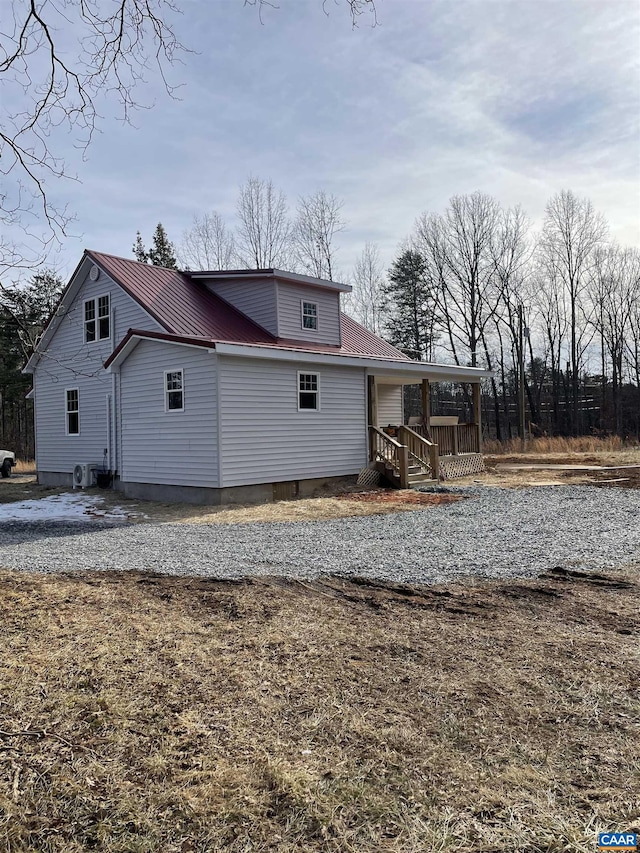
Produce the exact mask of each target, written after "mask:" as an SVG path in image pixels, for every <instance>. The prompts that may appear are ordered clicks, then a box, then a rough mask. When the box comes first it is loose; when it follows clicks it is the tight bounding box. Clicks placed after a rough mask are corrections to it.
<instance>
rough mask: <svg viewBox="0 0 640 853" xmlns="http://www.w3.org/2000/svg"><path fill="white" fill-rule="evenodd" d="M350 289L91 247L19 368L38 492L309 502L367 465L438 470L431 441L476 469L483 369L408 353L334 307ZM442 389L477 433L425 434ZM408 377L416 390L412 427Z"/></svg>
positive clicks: (464, 429)
mask: <svg viewBox="0 0 640 853" xmlns="http://www.w3.org/2000/svg"><path fill="white" fill-rule="evenodd" d="M349 290H350V288H349V287H348V286H346V285H343V284H338V283H336V282H331V281H324V280H320V279H316V278H310V277H308V276H304V275H298V274H294V273H288V272H282V271H280V270H275V269H268V270H236V271H224V272H177V271H176V270H169V269H164V268H161V267H153V266H149V265H146V264H142V263H139V262H137V261H133V260H128V259H124V258H118V257H114V256H112V255H106V254H102V253H99V252H92V251H86V252H85V253H84V255H83V257H82V260H81V261H80V263H79V265H78V267H77V268H76V270H75V272H74V273H73V275H72V277H71V280H70V282H69V284H68V285H67V288H66V289H65V291H64V293H63V295H62V298H61V301H60V304H59V305H58V307H57V309H56V311H55V312H54V314H53V316H52V318H51V319H50V321H49V323H48V324H47V326H46V328H45V331H44V333H43V335H42V338H41V340H40V341H39V344H38V346H37V348H36V351H35V352H34V353H33V355H32V356H31V358H30V359H29V362H28V364H27V365H26V367H25V372H28V373H32V374H33V391H32V392H31V394H32V396H33V398H34V406H35V432H36V463H37V469H38V479H39V482H40V483H43V484H46V485H71V484H72V481H73V476H74V471H75V470H76V466H78V465H84V466H87V465H89V466H92V467H93V468H94V469H98V468H103V469H104V470H106V471H109V472H110V473H111V475H112V476H113V483H114V486H115V487H116V488H118V489H121V490H122V491H123V492H124V493H125V495H127V496H131V497H142V498H150V499H162V500H186V501H192V502H196V503H212V504H216V503H227V502H245V501H251V500H269V499H272V498H273V496H274V495H275V496H287V495H290V494H298V493H299V494H306V493H309V492H310V491H311V490H312V489H313V488H314V487H316V486H317V485H319V484H320V483H324V482H325V481H327V480H330V479H332V478H339V477H345V476H349V475H354V474H357V473H358V472H359V471H360V470H361V469H362V468H363V467H365V466H367V464H368V463H369V462H373V463H374V464H376V465H377V466H378V467H380V469H381V470H383V471H384V472H385V473H386V474H387V476H388V477H389V478H390V479H392V480H394V481H395V482H397V484H398V485H403V486H406V485H407V484H409V483H410V482H411V478H412V477H413V479H419V478H420V477H434V476H437V473H438V471H437V468H438V465H439V464H444V462H443V458H440V459H439V458H438V449H437V447H435V449H434V446H435V445H436V444H437V442H438V440H439V441H440V443H441V444H442V443H443V442H444V443H445V444H446V443H447V442H448V447H449V449H448V452H450V454H451V458H453V455H454V453H455V455H458V456H460V457H462V453H464V452H465V451H466V452H467V457H466V464H467V467H468V465H469V464H477V461H478V459H480V460H481V457H479V452H480V449H481V447H480V412H479V405H478V403H479V382H480V380H481V379H482V378H483V377H485V376H487V375H488V374H487V373H486V371H482V370H479V369H476V368H466V367H457V366H452V365H438V364H428V363H421V362H416V361H413V360H411V359H409V358H407V356H405V355H404V354H403V353H401V352H400V351H399V350H397V349H395V348H394V347H393V346H391V345H390V344H389V343H387V342H386V341H384V340H382V339H381V338H379V337H377V336H376V335H374V334H372V333H371V332H369V331H367V330H366V329H365V328H363V327H362V326H360V325H359V324H358V323H356V322H354V321H353V320H352V319H350V318H349V317H348V316H346V315H345V314H343V313H342V312H341V310H340V296H341V294H343V293H347V292H348V291H349ZM438 381H446V382H451V381H454V382H465V383H472V387H473V388H474V389H475V392H477V393H475V394H474V398H475V400H476V406H475V411H476V414H475V422H474V423H473V424H465V425H459V426H457V425H446V424H436V423H434V424H433V425H431V424H430V419H429V387H430V383H431V382H438ZM407 383H420V384H421V385H422V396H423V412H424V413H425V414H424V418H423V420H422V422H421V423H420V424H418V425H416V426H415V428H409V427H406V426H405V425H404V419H403V403H402V400H403V395H402V388H403V385H404V384H407ZM389 424H393V425H396V426H397V427H398V429H399V430H400V434H398V435H396V436H395V437H393V436H389V435H387V434H386V433H385V432H384V431H383V430H382V429H381V428H382V427H386V426H387V425H389ZM438 431H440V432H439V433H438V435H437V436H436V433H437V432H438ZM447 431H448V432H447ZM430 439H431V441H430ZM443 446H444V445H443ZM473 460H475V462H473ZM85 470H86V469H85Z"/></svg>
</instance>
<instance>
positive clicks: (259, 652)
mask: <svg viewBox="0 0 640 853" xmlns="http://www.w3.org/2000/svg"><path fill="white" fill-rule="evenodd" d="M639 570H640V567H639ZM639 614H640V571H635V572H631V573H628V574H626V575H620V574H614V573H612V574H609V575H607V576H597V575H592V576H587V575H582V574H579V573H572V572H568V571H566V570H558V571H552V572H550V573H549V574H548V575H547V576H544V577H542V578H540V579H537V580H535V581H528V582H523V581H518V582H513V581H511V582H508V583H489V582H482V583H475V584H467V585H464V586H462V585H450V586H440V587H425V588H420V587H400V586H393V585H385V584H379V585H376V584H371V583H364V582H363V583H360V582H357V581H351V582H350V581H345V580H338V579H332V578H327V579H325V580H323V581H317V582H313V583H300V582H295V581H284V580H274V579H265V580H262V581H246V582H239V583H229V582H214V581H206V580H203V579H198V580H196V579H178V578H170V577H160V576H153V575H139V574H133V573H131V574H125V575H122V574H118V575H115V574H100V575H92V576H60V575H56V576H42V575H25V574H17V573H16V574H13V573H0V850H1V851H3V853H18V851H19V853H27V851H43V853H44V851H46V853H81V851H87V850H100V851H103V853H125V851H126V853H132V852H133V851H135V853H157V851H162V853H190V851H198V853H205V851H207V853H214V851H233V853H240V851H253V853H262V852H263V851H265V853H266V851H276V853H294V851H295V853H300V851H310V853H313V851H323V853H345V851H353V853H355V851H357V852H358V853H380V851H390V852H391V851H394V853H399V851H402V853H418V851H432V850H434V851H435V850H437V851H446V850H451V851H457V853H471V851H474V853H480V851H483V853H489V851H491V853H507V851H509V853H512V851H516V853H517V851H520V853H534V851H546V853H560V851H563V853H569V852H570V851H579V852H580V853H587V851H588V853H593V850H594V849H595V841H596V833H597V831H598V830H600V831H604V830H605V829H609V830H611V829H620V830H622V829H625V830H632V829H634V828H636V830H637V828H638V824H639V822H640V760H639V758H638V755H639V753H638V748H637V744H638V720H639V713H638V712H639V695H640V693H639V691H640V665H639V660H638V654H637V652H638V647H637V636H638V630H639V629H640V616H639Z"/></svg>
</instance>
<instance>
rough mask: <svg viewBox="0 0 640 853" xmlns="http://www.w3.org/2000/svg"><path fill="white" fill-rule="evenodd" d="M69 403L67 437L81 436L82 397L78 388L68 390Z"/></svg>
mask: <svg viewBox="0 0 640 853" xmlns="http://www.w3.org/2000/svg"><path fill="white" fill-rule="evenodd" d="M65 393H66V397H67V403H66V409H67V435H79V434H80V397H79V393H78V389H77V388H68V389H67V391H66V392H65Z"/></svg>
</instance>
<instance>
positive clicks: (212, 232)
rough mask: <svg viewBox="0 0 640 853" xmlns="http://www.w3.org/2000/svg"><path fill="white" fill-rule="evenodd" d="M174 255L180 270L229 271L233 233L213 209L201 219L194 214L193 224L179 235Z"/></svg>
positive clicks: (231, 260) (233, 250) (233, 242)
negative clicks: (175, 254) (176, 257)
mask: <svg viewBox="0 0 640 853" xmlns="http://www.w3.org/2000/svg"><path fill="white" fill-rule="evenodd" d="M177 254H178V261H179V265H180V267H181V268H182V269H192V270H228V269H231V268H232V267H233V266H234V264H235V257H236V249H235V240H234V237H233V232H232V231H230V230H229V229H228V228H227V226H226V224H225V222H224V219H223V218H222V216H220V214H219V213H218V212H217V211H215V210H214V211H212V212H211V213H205V214H204V215H203V216H198V215H197V214H196V215H194V217H193V225H192V226H191V228H190V229H189V230H188V231H185V232H184V234H183V235H182V243H181V244H180V246H179V247H178V250H177Z"/></svg>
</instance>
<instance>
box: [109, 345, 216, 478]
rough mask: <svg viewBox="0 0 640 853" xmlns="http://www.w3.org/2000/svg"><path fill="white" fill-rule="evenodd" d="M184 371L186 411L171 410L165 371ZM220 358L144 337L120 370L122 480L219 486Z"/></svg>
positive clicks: (199, 349)
mask: <svg viewBox="0 0 640 853" xmlns="http://www.w3.org/2000/svg"><path fill="white" fill-rule="evenodd" d="M180 369H181V370H182V371H183V376H184V411H182V412H178V411H174V412H171V411H169V412H167V411H165V385H164V383H165V375H164V374H165V371H166V370H180ZM216 384H217V379H216V356H215V355H214V354H213V353H211V352H207V351H206V350H204V349H202V348H195V347H183V346H176V345H175V344H168V343H163V342H161V341H141V342H140V343H139V344H138V346H137V347H136V348H135V349H134V350H133V352H132V353H131V355H130V356H129V357H128V358H127V359H126V361H124V362H123V364H122V367H121V370H120V401H121V409H122V418H121V420H122V448H123V450H122V471H121V480H123V481H124V482H129V483H162V484H169V485H181V486H208V487H216V486H218V409H217V387H216Z"/></svg>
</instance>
